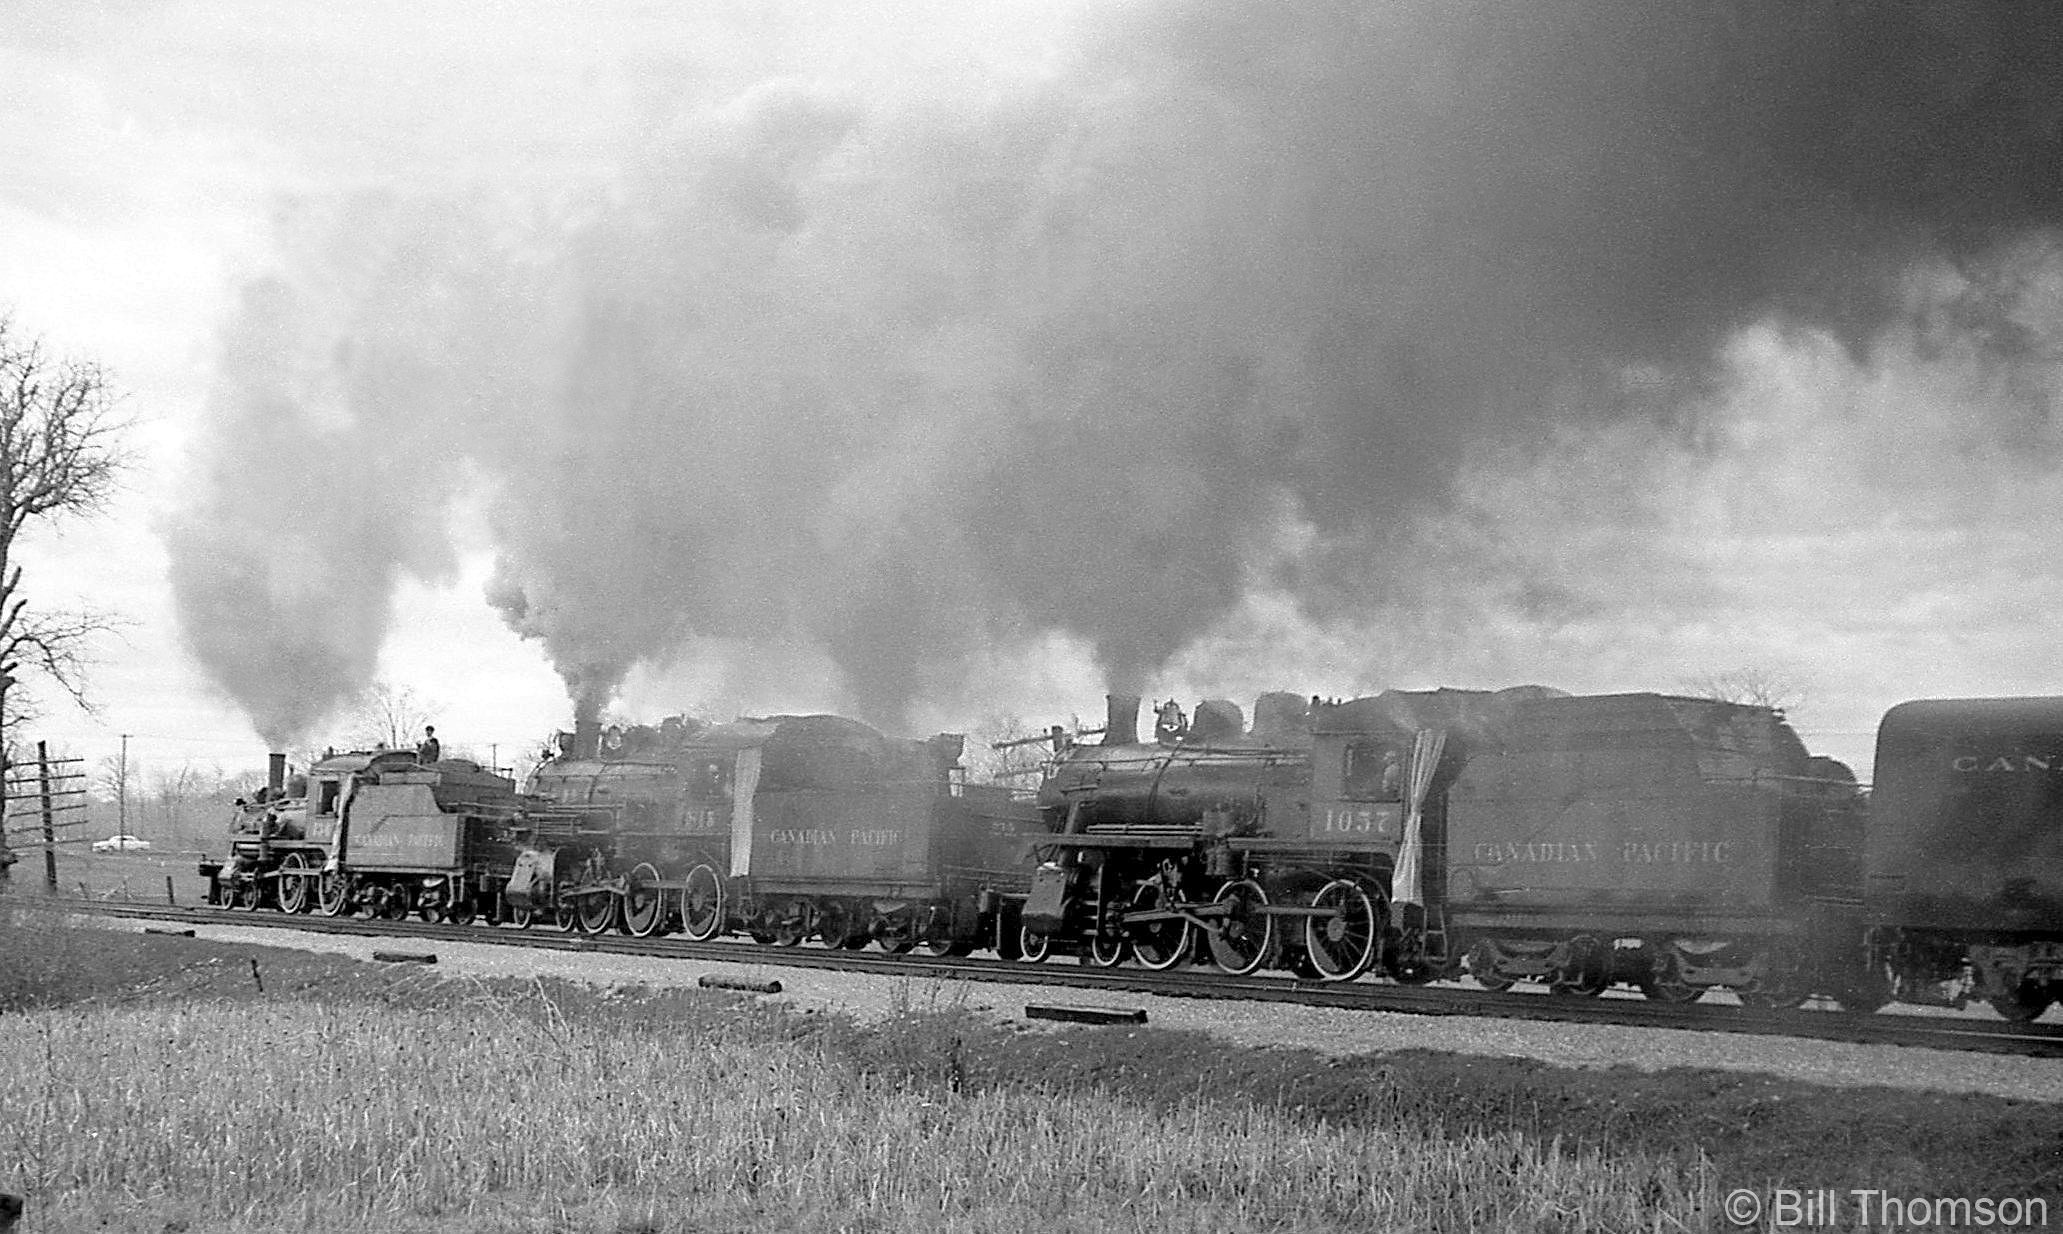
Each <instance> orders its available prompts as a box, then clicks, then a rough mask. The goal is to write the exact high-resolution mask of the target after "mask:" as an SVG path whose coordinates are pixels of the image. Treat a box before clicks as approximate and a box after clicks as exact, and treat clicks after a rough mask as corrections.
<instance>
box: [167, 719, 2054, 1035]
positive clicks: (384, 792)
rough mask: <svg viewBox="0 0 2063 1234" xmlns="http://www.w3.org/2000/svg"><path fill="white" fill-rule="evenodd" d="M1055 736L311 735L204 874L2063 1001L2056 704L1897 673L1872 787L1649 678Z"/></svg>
mask: <svg viewBox="0 0 2063 1234" xmlns="http://www.w3.org/2000/svg"><path fill="white" fill-rule="evenodd" d="M1109 701H1110V712H1109V719H1108V721H1107V723H1106V725H1105V728H1104V733H1103V737H1102V740H1101V741H1100V742H1098V743H1096V744H1075V743H1072V742H1070V741H1068V740H1066V738H1065V736H1064V734H1056V736H1055V737H1054V738H1053V741H1054V747H1055V748H1054V751H1053V755H1052V757H1051V759H1050V761H1049V762H1048V764H1047V766H1046V768H1045V775H1044V779H1043V783H1042V785H1041V787H1040V789H1039V791H1038V796H1037V800H1036V802H1029V801H1022V800H1018V799H1016V798H1015V797H1013V796H1012V795H1011V794H1010V793H1009V792H1007V791H1006V790H1003V789H1001V788H995V787H991V786H983V785H970V784H967V783H965V782H964V775H963V774H962V772H961V771H960V768H959V756H960V752H961V744H962V743H961V738H960V737H959V736H957V735H954V734H941V735H939V736H937V737H934V738H931V739H930V740H928V741H909V740H902V739H895V738H889V737H885V736H883V735H881V734H880V733H877V732H875V731H874V730H873V729H871V728H868V727H866V726H865V725H862V724H859V723H857V722H854V721H851V720H845V719H840V718H838V717H834V716H776V717H770V718H764V719H741V720H738V721H734V722H732V723H728V724H716V725H707V724H702V723H699V722H696V721H692V720H688V719H686V718H684V717H674V718H672V719H669V720H667V721H666V722H664V723H663V724H661V725H658V726H656V727H643V726H639V727H632V728H629V729H610V730H608V731H606V732H604V731H602V730H600V728H599V726H593V725H583V726H581V727H580V728H578V729H576V731H575V732H574V733H573V734H567V735H562V738H561V743H560V744H561V749H562V753H560V754H559V755H558V756H556V757H553V758H551V759H549V760H547V761H546V762H545V763H544V764H543V765H541V766H540V767H539V768H538V770H537V771H536V773H535V774H534V775H533V776H532V777H531V780H530V783H529V784H528V786H527V790H528V791H526V792H518V791H516V788H515V786H514V784H513V783H512V782H511V781H509V780H507V779H506V778H504V777H500V776H497V775H494V774H492V773H491V772H487V771H483V770H482V769H480V768H478V767H476V766H474V765H473V764H471V763H468V762H465V761H463V760H443V761H440V762H436V763H433V764H430V765H428V766H423V765H419V764H418V763H417V762H416V761H415V759H414V756H413V755H412V754H411V753H409V752H406V751H374V752H371V753H355V754H343V755H334V756H331V757H327V758H325V759H323V760H321V761H319V762H317V763H316V764H315V765H314V766H313V767H311V768H310V769H309V771H308V773H307V774H306V776H304V777H296V778H295V781H294V782H291V783H287V782H283V777H282V774H281V772H282V767H283V759H281V758H280V757H279V756H274V760H273V771H272V776H271V782H270V783H269V784H268V788H267V791H266V792H264V793H261V794H260V795H259V800H257V801H255V802H253V803H251V804H249V805H247V806H245V807H243V808H242V809H241V810H240V811H239V812H238V815H237V818H236V822H235V823H234V828H233V831H234V833H233V835H232V837H231V852H230V856H229V859H228V860H227V861H226V862H223V863H207V864H205V865H204V866H203V872H204V873H208V874H211V875H212V876H213V878H214V890H213V892H212V893H211V898H212V899H214V900H215V901H216V902H226V903H234V904H237V905H240V906H243V907H258V906H259V905H261V904H264V905H269V906H273V907H277V908H280V909H284V910H286V911H289V912H299V911H309V910H311V909H314V910H318V911H321V912H325V913H341V912H350V911H362V912H371V913H377V914H383V915H386V916H389V917H400V916H405V915H407V914H409V913H416V914H418V915H420V916H423V917H425V918H427V919H447V920H453V921H460V922H463V921H468V920H471V919H472V918H473V917H474V916H476V915H484V916H486V917H487V918H488V919H489V920H490V921H493V922H496V923H505V924H514V925H517V926H527V925H530V924H532V923H533V922H534V921H537V920H539V919H542V920H545V921H548V922H552V923H554V924H556V925H558V926H559V927H560V928H562V929H572V928H579V929H583V930H588V931H592V932H601V931H607V930H622V931H625V932H628V933H632V934H638V935H648V934H655V933H660V932H663V931H668V930H675V929H678V930H680V931H682V932H684V933H685V934H686V935H687V936H688V937H690V938H692V939H697V940H702V939H709V938H715V937H718V936H720V935H724V934H730V933H743V934H746V935H749V936H750V937H751V938H753V939H755V940H757V941H759V942H762V943H771V944H776V945H788V946H793V945H796V944H799V943H802V942H804V941H806V940H808V939H811V938H816V939H819V940H820V941H821V942H822V943H823V945H825V946H827V947H844V948H851V947H861V946H865V945H867V944H868V943H869V942H878V943H879V945H880V946H882V947H884V948H886V949H888V950H891V951H905V950H909V949H912V948H915V947H923V948H925V949H927V950H929V951H931V952H933V953H935V954H965V953H967V952H970V951H973V950H977V949H981V948H988V949H992V950H994V951H995V952H997V953H998V954H1000V955H1001V956H1003V957H1004V958H1006V959H1023V960H1027V961H1040V960H1044V959H1046V958H1047V957H1049V956H1051V955H1053V954H1055V953H1068V954H1074V955H1077V956H1079V957H1080V958H1081V960H1082V962H1084V963H1089V964H1098V965H1117V964H1122V963H1126V962H1128V961H1129V962H1136V963H1139V964H1141V965H1143V966H1146V967H1149V968H1154V969H1173V968H1177V967H1180V966H1182V965H1186V964H1190V963H1210V964H1214V965H1216V966H1217V967H1219V968H1222V969H1225V970H1227V971H1230V972H1233V973H1239V974H1247V973H1254V972H1259V971H1262V970H1264V969H1270V968H1281V969H1286V970H1289V971H1292V972H1295V973H1298V974H1300V975H1303V976H1306V977H1311V978H1316V979H1321V980H1328V981H1349V980H1353V979H1356V978H1358V977H1361V976H1362V975H1364V974H1366V973H1370V972H1379V973H1382V974H1384V975H1386V976H1388V977H1389V978H1391V979H1393V980H1397V981H1400V982H1407V983H1422V982H1428V981H1432V980H1436V979H1443V978H1453V977H1459V976H1462V975H1464V974H1465V975H1468V976H1471V977H1473V978H1474V979H1475V980H1476V981H1477V982H1478V983H1479V984H1481V985H1483V986H1484V987H1486V988H1488V989H1491V990H1506V989H1510V988H1513V987H1514V986H1517V985H1519V984H1521V983H1539V984H1544V985H1546V986H1548V987H1549V988H1550V989H1551V990H1553V991H1555V992H1557V993H1560V994H1564V995H1574V996H1592V995H1596V994H1599V993H1601V992H1602V991H1604V990H1605V989H1607V988H1609V987H1610V986H1612V985H1614V984H1627V985H1631V986H1634V987H1636V988H1638V989H1639V990H1640V991H1641V992H1642V993H1644V994H1645V995H1647V996H1648V997H1650V998H1654V999H1659V1000H1665V1001H1689V1000H1693V999H1696V998H1699V997H1702V996H1703V995H1704V994H1706V993H1707V992H1708V991H1711V990H1714V989H1724V990H1728V991H1731V992H1733V993H1734V994H1736V995H1738V996H1739V997H1740V999H1741V1000H1742V1001H1743V1002H1746V1003H1748V1004H1750V1005H1757V1006H1766V1007H1794V1006H1797V1005H1799V1004H1800V1003H1802V1002H1803V1001H1805V999H1806V998H1808V997H1810V996H1811V995H1813V994H1826V995H1831V996H1833V997H1835V998H1836V999H1837V1000H1838V1001H1840V1003H1841V1004H1842V1005H1843V1006H1845V1007H1848V1008H1851V1009H1855V1010H1874V1009H1876V1008H1877V1007H1879V1006H1882V1005H1883V1004H1884V1003H1885V1002H1887V1001H1890V1000H1892V999H1897V1000H1900V1001H1906V1002H1922V1003H1935V1004H1951V1005H1961V1004H1963V1003H1964V1002H1967V1001H1970V1000H1972V999H1978V1000H1983V1001H1986V1002H1988V1003H1990V1004H1991V1006H1993V1007H1994V1008H1996V1009H1997V1010H1998V1011H1999V1013H2000V1014H2002V1015H2005V1016H2007V1017H2009V1018H2013V1019H2020V1020H2025V1019H2032V1018H2034V1017H2036V1016H2039V1015H2040V1014H2042V1012H2043V1011H2044V1010H2045V1009H2046V1008H2047V1007H2048V1006H2049V1005H2050V1004H2051V1003H2053V1002H2055V1001H2056V1000H2057V999H2058V998H2059V997H2063V699H2009V700H1943V701H1927V702H1915V703H1907V704H1902V705H1900V706H1899V707H1896V708H1893V709H1892V711H1891V712H1890V713H1889V714H1888V715H1887V716H1886V717H1885V720H1884V723H1883V726H1882V729H1881V731H1880V734H1879V742H1878V752H1877V774H1876V781H1877V782H1876V787H1875V791H1874V793H1871V794H1865V793H1864V792H1862V791H1861V789H1860V788H1859V787H1858V785H1857V784H1856V782H1855V779H1854V777H1853V776H1852V775H1851V774H1850V773H1849V772H1848V770H1847V769H1846V768H1845V767H1843V766H1841V765H1840V764H1839V763H1836V762H1834V761H1833V760H1831V759H1826V758H1820V757H1815V756H1813V755H1811V754H1810V753H1809V752H1808V751H1807V750H1806V748H1805V746H1804V745H1803V743H1802V742H1801V741H1800V740H1799V739H1798V737H1797V735H1796V733H1795V732H1794V731H1793V730H1792V729H1791V728H1790V726H1789V725H1788V724H1787V723H1786V722H1785V720H1784V718H1783V716H1782V714H1781V713H1779V712H1776V711H1773V710H1771V709H1769V708H1766V707H1756V706H1748V705H1741V704H1734V703H1726V702H1718V701H1713V700H1708V699H1695V698H1684V697H1675V696H1670V695H1663V694H1646V693H1642V694H1619V695H1601V696H1570V695H1566V694H1563V693H1561V692H1559V691H1553V690H1547V689H1543V688H1540V687H1520V688H1516V689H1510V690H1502V691H1495V692H1486V691H1462V690H1433V691H1421V692H1407V691H1391V692H1387V693H1384V694H1380V695H1376V696H1373V697H1368V698H1358V699H1352V700H1348V701H1343V702H1324V701H1320V700H1317V699H1310V700H1305V699H1303V698H1301V697H1299V696H1292V695H1283V694H1275V695H1265V696H1263V697H1262V698H1261V699H1260V700H1259V702H1258V703H1257V704H1256V708H1255V713H1254V723H1253V725H1252V727H1251V728H1250V729H1249V728H1248V727H1247V725H1246V722H1245V717H1244V715H1243V714H1242V713H1241V712H1240V710H1239V708H1238V707H1236V706H1234V705H1233V704H1231V703H1228V702H1224V701H1222V700H1209V701H1206V702H1205V703H1203V704H1201V705H1199V706H1198V707H1197V709H1196V714H1195V717H1194V720H1193V722H1192V721H1191V719H1190V718H1189V717H1187V716H1184V715H1183V714H1182V713H1181V711H1180V709H1179V708H1178V707H1176V706H1175V705H1174V704H1173V703H1172V702H1170V703H1168V704H1165V705H1163V706H1162V707H1160V708H1159V709H1158V713H1157V721H1156V724H1155V726H1154V731H1153V733H1152V735H1151V736H1150V737H1147V738H1143V739H1142V737H1141V736H1140V734H1139V731H1138V708H1139V702H1140V700H1139V699H1138V698H1136V697H1129V696H1121V695H1113V696H1111V698H1110V700H1109Z"/></svg>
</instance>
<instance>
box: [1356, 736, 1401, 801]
mask: <svg viewBox="0 0 2063 1234" xmlns="http://www.w3.org/2000/svg"><path fill="white" fill-rule="evenodd" d="M1346 760H1347V761H1346V766H1345V768H1343V773H1344V774H1343V775H1342V776H1341V781H1342V784H1343V785H1344V789H1343V792H1342V795H1343V796H1345V797H1347V798H1349V799H1351V800H1354V801H1400V800H1402V799H1403V789H1404V768H1403V761H1402V760H1401V759H1399V758H1398V757H1397V750H1396V747H1394V746H1387V745H1382V744H1379V743H1377V742H1373V741H1357V742H1354V743H1352V744H1351V745H1349V746H1348V747H1347V754H1346Z"/></svg>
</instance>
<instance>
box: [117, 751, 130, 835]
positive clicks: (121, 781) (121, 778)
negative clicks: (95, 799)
mask: <svg viewBox="0 0 2063 1234" xmlns="http://www.w3.org/2000/svg"><path fill="white" fill-rule="evenodd" d="M115 801H116V802H117V807H116V808H117V809H118V810H119V811H120V812H121V819H122V824H121V826H119V827H117V828H115V834H116V835H118V836H125V835H128V834H129V734H127V733H123V734H122V757H121V760H120V761H119V762H117V763H116V764H115Z"/></svg>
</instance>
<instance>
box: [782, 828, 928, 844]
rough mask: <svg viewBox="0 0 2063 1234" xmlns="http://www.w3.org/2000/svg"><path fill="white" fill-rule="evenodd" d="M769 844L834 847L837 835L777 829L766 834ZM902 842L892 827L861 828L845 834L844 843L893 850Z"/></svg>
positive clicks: (822, 829)
mask: <svg viewBox="0 0 2063 1234" xmlns="http://www.w3.org/2000/svg"><path fill="white" fill-rule="evenodd" d="M766 839H767V843H769V844H794V845H801V846H810V845H816V846H835V845H836V844H837V843H838V833H837V832H835V831H828V830H826V829H824V828H822V827H777V828H775V829H774V830H772V831H769V832H767V833H766ZM902 842H903V833H902V832H901V831H898V830H896V829H895V828H892V827H869V828H861V829H858V830H854V831H848V832H846V833H845V843H847V844H849V845H851V846H852V847H854V848H894V847H896V846H897V845H899V844H901V843H902Z"/></svg>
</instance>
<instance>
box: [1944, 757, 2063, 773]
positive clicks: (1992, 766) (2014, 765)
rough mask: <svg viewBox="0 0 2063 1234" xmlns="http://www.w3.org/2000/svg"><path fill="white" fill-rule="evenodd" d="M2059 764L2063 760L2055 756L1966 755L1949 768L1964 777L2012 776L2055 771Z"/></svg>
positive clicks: (1952, 763)
mask: <svg viewBox="0 0 2063 1234" xmlns="http://www.w3.org/2000/svg"><path fill="white" fill-rule="evenodd" d="M2059 762H2063V759H2058V758H2057V756H2055V755H2053V754H1992V755H1984V754H1965V755H1963V756H1962V757H1961V758H1958V759H1956V760H1955V761H1953V762H1951V763H1950V764H1949V766H1951V767H1953V768H1955V769H1956V770H1957V771H1959V772H1962V773H1963V774H1964V775H1984V774H1998V773H2004V774H2007V775H2012V774H2017V773H2019V772H2024V771H2054V770H2056V767H2057V765H2058V763H2059Z"/></svg>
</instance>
